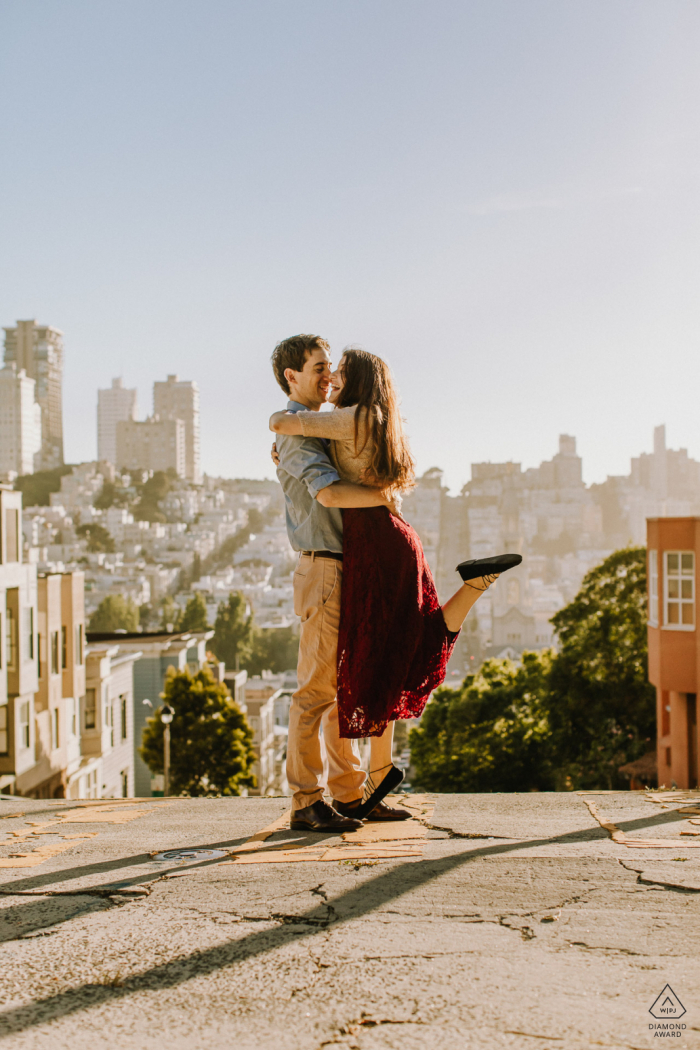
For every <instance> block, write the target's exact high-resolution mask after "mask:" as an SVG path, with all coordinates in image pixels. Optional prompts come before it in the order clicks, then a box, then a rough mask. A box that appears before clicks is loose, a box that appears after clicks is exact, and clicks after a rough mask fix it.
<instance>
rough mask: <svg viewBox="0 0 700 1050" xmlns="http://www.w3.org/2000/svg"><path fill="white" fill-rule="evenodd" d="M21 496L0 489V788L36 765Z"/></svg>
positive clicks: (33, 651) (31, 568) (32, 572)
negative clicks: (23, 561) (23, 560)
mask: <svg viewBox="0 0 700 1050" xmlns="http://www.w3.org/2000/svg"><path fill="white" fill-rule="evenodd" d="M21 529H22V495H21V493H19V492H12V491H9V490H8V489H7V488H6V487H2V488H0V790H2V791H15V790H16V785H19V784H21V783H22V782H23V781H24V780H25V779H26V778H27V776H29V775H31V769H32V767H33V766H34V764H35V758H34V752H35V744H36V729H35V707H34V695H35V693H36V691H37V688H38V678H37V670H38V667H37V638H36V625H37V578H36V566H35V565H25V564H23V563H22V531H21Z"/></svg>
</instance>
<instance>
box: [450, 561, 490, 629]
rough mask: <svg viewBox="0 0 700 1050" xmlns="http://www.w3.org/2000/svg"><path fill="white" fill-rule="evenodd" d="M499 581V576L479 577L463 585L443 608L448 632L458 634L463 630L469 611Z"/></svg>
mask: <svg viewBox="0 0 700 1050" xmlns="http://www.w3.org/2000/svg"><path fill="white" fill-rule="evenodd" d="M497 579H498V576H497V575H491V576H479V577H477V579H475V580H469V582H468V583H463V584H462V586H461V587H460V588H459V590H458V591H456V592H455V593H454V594H453V595H452V597H451V598H448V600H447V601H446V602H445V604H444V605H443V607H442V615H443V617H444V618H445V627H446V628H447V630H448V631H452V632H453V633H454V634H456V633H457V631H459V630H460V629H461V627H462V624H463V623H464V621H465V620H466V618H467V613H468V612H469V610H470V609H471V608H472V607H473V606H474V605H475V604H476V602H477V601H478V600H479V598H480V597H481V595H482V594H483V593H484V591H487V590H488V589H489V587H490V586H491V584H492V583H493V582H494V581H495V580H497Z"/></svg>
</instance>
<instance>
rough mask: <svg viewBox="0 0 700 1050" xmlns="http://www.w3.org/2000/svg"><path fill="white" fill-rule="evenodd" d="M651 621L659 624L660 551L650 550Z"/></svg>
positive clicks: (655, 625) (653, 623) (653, 625)
mask: <svg viewBox="0 0 700 1050" xmlns="http://www.w3.org/2000/svg"><path fill="white" fill-rule="evenodd" d="M649 623H650V624H651V626H652V627H658V626H659V552H658V551H649Z"/></svg>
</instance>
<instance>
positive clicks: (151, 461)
mask: <svg viewBox="0 0 700 1050" xmlns="http://www.w3.org/2000/svg"><path fill="white" fill-rule="evenodd" d="M117 466H118V467H119V469H126V470H140V469H142V470H153V471H156V470H163V471H167V470H169V469H170V468H171V467H172V469H173V470H175V471H176V473H177V474H178V475H179V476H180V477H184V476H185V470H186V428H185V424H184V423H183V421H182V420H181V419H159V418H158V417H157V416H153V417H151V418H150V419H147V420H145V422H143V423H139V422H137V421H136V420H133V419H128V420H123V421H121V422H119V423H117Z"/></svg>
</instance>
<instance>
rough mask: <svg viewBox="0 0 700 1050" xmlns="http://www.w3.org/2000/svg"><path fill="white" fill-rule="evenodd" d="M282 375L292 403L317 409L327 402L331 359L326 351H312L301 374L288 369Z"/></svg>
mask: <svg viewBox="0 0 700 1050" xmlns="http://www.w3.org/2000/svg"><path fill="white" fill-rule="evenodd" d="M284 374H285V377H286V379H287V382H288V383H289V389H290V391H291V393H290V397H291V399H292V401H299V402H300V403H301V404H302V405H306V406H307V407H308V408H312V409H318V408H320V407H321V405H322V404H324V403H325V401H326V400H327V398H328V391H329V390H330V386H331V359H330V355H329V353H328V351H327V350H322V349H318V348H317V349H315V350H312V351H311V353H310V354H309V356H308V357H307V358H306V361H305V362H304V367H303V369H302V371H301V372H295V371H294V369H293V368H288V369H286V371H285V373H284Z"/></svg>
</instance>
